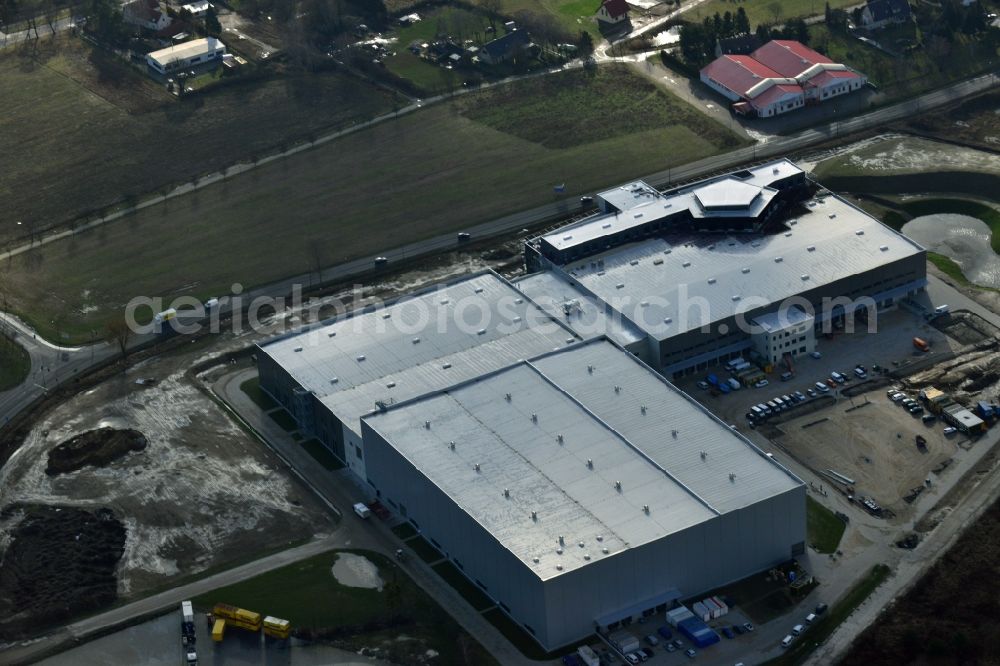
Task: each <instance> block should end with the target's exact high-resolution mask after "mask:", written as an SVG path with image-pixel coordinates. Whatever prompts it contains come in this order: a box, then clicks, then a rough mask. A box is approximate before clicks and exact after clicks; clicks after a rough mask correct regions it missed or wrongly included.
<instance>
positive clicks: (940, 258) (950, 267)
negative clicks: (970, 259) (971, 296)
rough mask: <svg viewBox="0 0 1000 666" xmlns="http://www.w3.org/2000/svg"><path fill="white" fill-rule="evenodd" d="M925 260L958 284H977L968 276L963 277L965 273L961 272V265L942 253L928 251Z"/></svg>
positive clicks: (966, 285)
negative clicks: (970, 280)
mask: <svg viewBox="0 0 1000 666" xmlns="http://www.w3.org/2000/svg"><path fill="white" fill-rule="evenodd" d="M927 261H929V262H931V263H932V264H934V265H935V266H937V268H938V270H939V271H941V272H942V273H944V274H945V275H947V276H948V277H950V278H951V279H952V280H954V281H955V282H957V283H958V284H960V285H962V286H964V287H975V286H977V285H974V284H972V283H971V282H969V278H967V277H965V273H963V272H962V267H961V266H959V265H958V264H956V263H955V262H954V261H952V260H951V259H949V258H948V257H946V256H944V255H943V254H938V253H936V252H928V253H927Z"/></svg>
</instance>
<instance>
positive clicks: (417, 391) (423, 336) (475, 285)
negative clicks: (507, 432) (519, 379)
mask: <svg viewBox="0 0 1000 666" xmlns="http://www.w3.org/2000/svg"><path fill="white" fill-rule="evenodd" d="M579 339H580V338H579V337H578V336H577V335H576V334H574V333H573V332H572V331H571V330H569V329H568V328H566V327H564V326H563V325H562V324H560V323H559V322H558V321H556V320H555V319H552V318H551V317H549V316H548V315H547V314H546V313H545V312H544V311H543V310H542V309H541V308H539V307H538V306H537V305H535V304H534V303H533V302H532V301H531V300H530V299H529V298H528V297H526V296H525V295H524V294H522V293H520V292H519V291H517V290H516V289H514V288H513V287H512V286H511V285H510V284H509V283H508V282H507V281H505V280H504V279H503V278H501V277H500V276H498V275H497V274H496V273H493V272H484V273H480V274H477V275H473V276H470V277H463V278H461V279H459V280H457V281H454V282H451V283H449V284H445V285H441V286H439V287H435V288H432V289H430V290H425V291H423V292H418V293H416V294H414V295H413V296H412V297H407V298H404V299H401V300H399V301H396V302H394V303H392V304H390V305H388V306H386V307H380V308H377V309H375V310H373V311H366V312H361V313H355V314H353V315H351V316H347V317H344V318H341V319H338V320H337V321H334V322H332V323H324V324H321V325H317V326H314V327H312V328H311V329H309V330H307V331H305V332H302V333H298V334H294V335H288V336H285V337H283V338H278V339H276V340H273V341H271V342H268V343H265V344H264V345H262V347H261V349H262V351H263V352H264V353H266V354H268V355H269V356H271V357H272V358H273V359H274V360H275V361H276V362H277V363H278V364H280V365H281V367H282V368H284V369H285V371H287V372H288V373H289V374H290V375H291V376H292V378H293V379H295V381H296V382H297V383H298V384H299V385H300V386H302V387H303V388H305V389H306V390H309V391H311V392H313V393H314V394H315V395H316V396H317V397H319V398H320V399H321V400H322V402H323V403H324V404H325V405H327V406H328V407H329V408H330V409H331V410H332V411H333V412H334V414H336V415H337V417H338V418H340V420H341V421H342V422H343V423H344V425H346V426H347V427H349V428H350V429H351V430H353V431H354V432H356V433H360V424H359V418H360V417H361V416H363V415H364V414H367V413H369V412H371V411H373V410H375V409H376V403H378V402H381V403H384V404H386V405H391V404H393V403H395V402H400V401H403V400H408V399H410V398H413V397H415V396H418V395H421V394H423V393H426V392H428V391H434V390H437V389H441V388H444V387H447V386H451V385H453V384H456V383H459V382H462V381H465V380H467V379H470V378H472V377H475V376H477V375H480V374H483V373H488V372H491V371H493V370H496V369H498V368H501V367H504V366H507V365H509V364H511V363H513V362H515V361H517V360H519V359H525V358H530V357H532V356H536V355H538V354H541V353H544V352H547V351H552V350H553V349H558V348H560V347H563V346H565V345H567V344H570V343H573V342H576V341H577V340H579Z"/></svg>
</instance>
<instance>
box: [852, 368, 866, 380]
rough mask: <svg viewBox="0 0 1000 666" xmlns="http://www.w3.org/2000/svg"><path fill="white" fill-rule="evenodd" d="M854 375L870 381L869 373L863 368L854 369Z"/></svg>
mask: <svg viewBox="0 0 1000 666" xmlns="http://www.w3.org/2000/svg"><path fill="white" fill-rule="evenodd" d="M854 374H855V375H857V376H858V379H868V373H867V372H865V371H864V370H862V369H861V368H854Z"/></svg>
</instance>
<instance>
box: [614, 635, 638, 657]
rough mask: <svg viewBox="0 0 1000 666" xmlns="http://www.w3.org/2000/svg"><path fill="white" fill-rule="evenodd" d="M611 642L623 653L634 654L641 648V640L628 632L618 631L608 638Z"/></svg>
mask: <svg viewBox="0 0 1000 666" xmlns="http://www.w3.org/2000/svg"><path fill="white" fill-rule="evenodd" d="M608 641H610V642H611V644H612V645H614V646H615V647H616V648H618V649H619V650H620V651H621V652H633V651H635V650H638V649H639V648H640V647H641V644H640V643H639V639H638V638H636V637H635V636H633V635H632V634H630V633H629V632H627V631H618V632H615V633H613V634H611V635H610V636H608Z"/></svg>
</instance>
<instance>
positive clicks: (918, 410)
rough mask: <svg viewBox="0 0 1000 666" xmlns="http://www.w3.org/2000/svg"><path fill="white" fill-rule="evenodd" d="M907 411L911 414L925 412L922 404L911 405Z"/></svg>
mask: <svg viewBox="0 0 1000 666" xmlns="http://www.w3.org/2000/svg"><path fill="white" fill-rule="evenodd" d="M907 411H908V412H910V414H912V415H914V416H916V415H917V414H923V413H924V408H923V407H921V406H920V405H911V406H910V407H908V408H907Z"/></svg>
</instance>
